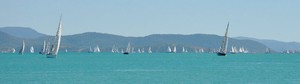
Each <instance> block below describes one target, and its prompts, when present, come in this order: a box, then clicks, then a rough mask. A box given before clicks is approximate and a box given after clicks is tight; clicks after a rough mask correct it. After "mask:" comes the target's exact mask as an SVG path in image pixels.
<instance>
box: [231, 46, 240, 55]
mask: <svg viewBox="0 0 300 84" xmlns="http://www.w3.org/2000/svg"><path fill="white" fill-rule="evenodd" d="M237 52H238V51H237V49H236V47H234V46H231V51H230V53H231V54H236V53H237Z"/></svg>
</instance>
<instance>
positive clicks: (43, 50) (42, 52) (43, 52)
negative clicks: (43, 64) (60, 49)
mask: <svg viewBox="0 0 300 84" xmlns="http://www.w3.org/2000/svg"><path fill="white" fill-rule="evenodd" d="M45 53H46V41H45V40H44V43H43V48H42V49H41V51H40V54H45Z"/></svg>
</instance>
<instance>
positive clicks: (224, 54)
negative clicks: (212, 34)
mask: <svg viewBox="0 0 300 84" xmlns="http://www.w3.org/2000/svg"><path fill="white" fill-rule="evenodd" d="M217 55H218V56H226V53H220V52H218V53H217Z"/></svg>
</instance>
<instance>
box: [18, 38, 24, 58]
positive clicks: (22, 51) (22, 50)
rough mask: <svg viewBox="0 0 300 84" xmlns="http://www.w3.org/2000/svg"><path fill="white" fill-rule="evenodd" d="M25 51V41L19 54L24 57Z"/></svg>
mask: <svg viewBox="0 0 300 84" xmlns="http://www.w3.org/2000/svg"><path fill="white" fill-rule="evenodd" d="M24 50H25V42H24V40H23V42H22V46H21V48H20V51H19V54H21V55H22V54H23V53H24Z"/></svg>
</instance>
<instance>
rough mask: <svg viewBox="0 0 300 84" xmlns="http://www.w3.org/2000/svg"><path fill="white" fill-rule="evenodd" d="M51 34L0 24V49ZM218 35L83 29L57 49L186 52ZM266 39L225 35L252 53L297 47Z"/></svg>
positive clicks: (211, 45) (214, 43)
mask: <svg viewBox="0 0 300 84" xmlns="http://www.w3.org/2000/svg"><path fill="white" fill-rule="evenodd" d="M53 33H55V32H53ZM53 38H54V36H49V35H45V34H42V33H39V32H37V31H35V30H33V29H32V28H25V27H3V28H0V40H1V41H0V50H2V51H4V50H7V49H12V48H15V49H16V50H19V48H20V47H21V43H22V41H23V40H24V41H25V43H26V51H27V52H28V51H29V47H30V46H34V47H35V50H40V49H41V48H42V45H43V41H44V40H45V41H49V42H52V39H53ZM222 39H223V36H218V35H212V34H191V35H181V34H152V35H148V36H144V37H125V36H120V35H113V34H105V33H97V32H85V33H81V34H75V35H66V36H62V41H61V42H62V43H61V49H60V50H61V51H62V50H65V49H68V51H73V52H87V51H88V50H89V48H90V47H92V48H93V47H95V46H97V45H98V46H99V47H100V48H101V50H102V51H103V52H110V51H111V48H112V46H116V47H118V48H119V49H120V50H121V49H125V48H126V46H127V44H128V43H129V42H130V43H131V44H132V46H133V47H135V49H145V50H147V49H148V48H149V47H151V48H152V51H153V52H167V47H168V46H170V47H173V46H176V47H177V51H178V52H181V50H182V47H185V49H187V50H189V51H190V52H194V50H195V49H201V48H203V49H204V50H205V51H216V50H218V49H219V47H220V44H221V41H222ZM268 41H271V42H274V44H271V43H270V42H265V41H261V40H259V39H253V38H246V37H243V38H242V37H238V38H229V44H228V46H229V48H231V46H235V47H238V48H239V47H244V48H246V49H247V50H248V51H250V52H253V53H263V52H265V49H266V48H271V49H272V50H274V51H280V49H279V48H277V47H278V45H279V44H280V45H283V46H281V47H280V48H282V49H297V50H300V49H299V48H300V47H299V43H296V42H295V43H284V42H280V41H273V40H268ZM276 43H278V44H276ZM295 45H297V46H295ZM285 46H288V47H285ZM289 46H295V47H289ZM229 48H228V49H229ZM282 49H281V50H282Z"/></svg>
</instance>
